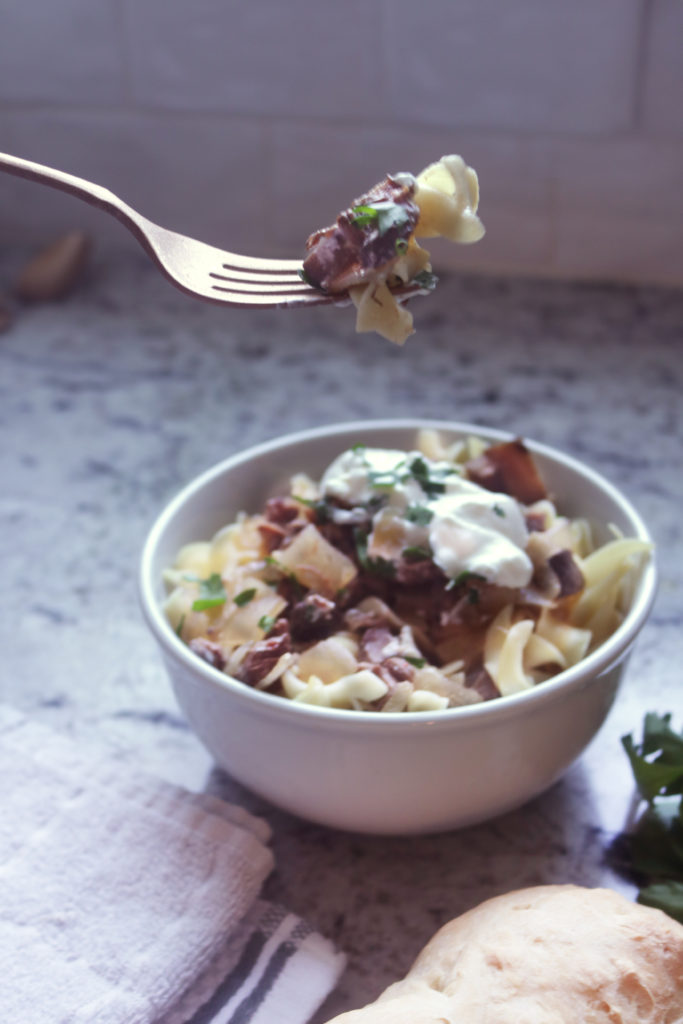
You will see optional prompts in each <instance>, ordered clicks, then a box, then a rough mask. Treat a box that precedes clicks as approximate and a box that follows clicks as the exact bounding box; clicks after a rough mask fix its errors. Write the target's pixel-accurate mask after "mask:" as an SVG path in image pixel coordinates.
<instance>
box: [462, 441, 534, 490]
mask: <svg viewBox="0 0 683 1024" xmlns="http://www.w3.org/2000/svg"><path fill="white" fill-rule="evenodd" d="M465 470H466V472H467V476H468V479H470V480H472V481H473V482H474V483H475V484H479V486H480V487H485V488H486V489H487V490H488V491H498V492H501V493H503V494H509V495H511V496H512V497H513V498H516V499H517V501H521V502H522V504H523V505H532V504H533V503H534V502H535V501H540V500H541V498H545V497H546V496H547V494H546V489H545V484H544V483H543V480H542V479H541V476H540V474H539V472H538V470H537V468H536V464H535V463H534V460H533V457H532V455H531V452H530V451H529V449H528V448H527V447H526V445H525V444H524V443H523V442H522V441H521V440H519V439H518V440H516V441H506V442H504V443H502V444H494V445H492V446H491V447H490V448H487V449H486V451H485V452H482V454H481V455H478V456H477V458H475V459H470V461H469V462H467V463H466V464H465Z"/></svg>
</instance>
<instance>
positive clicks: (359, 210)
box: [351, 206, 379, 228]
mask: <svg viewBox="0 0 683 1024" xmlns="http://www.w3.org/2000/svg"><path fill="white" fill-rule="evenodd" d="M378 215H379V211H378V210H377V208H376V207H374V206H352V207H351V222H352V223H353V224H355V225H356V227H357V228H364V227H367V225H368V224H372V223H374V221H376V220H377V217H378Z"/></svg>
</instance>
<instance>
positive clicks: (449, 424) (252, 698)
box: [138, 417, 657, 731]
mask: <svg viewBox="0 0 683 1024" xmlns="http://www.w3.org/2000/svg"><path fill="white" fill-rule="evenodd" d="M410 429H412V430H420V429H434V430H439V431H442V432H444V431H448V432H450V433H453V434H462V435H463V436H468V435H469V436H472V435H474V436H479V437H483V438H484V439H485V440H491V441H506V440H512V439H514V438H519V437H520V434H519V433H514V432H511V431H509V430H501V429H499V428H496V427H488V426H486V425H483V424H475V423H468V422H465V421H460V420H441V419H439V420H436V419H429V418H424V417H401V418H395V419H393V418H385V419H376V420H367V419H364V420H349V421H346V422H341V423H333V424H329V425H326V426H322V427H310V428H306V429H302V430H298V431H294V432H291V433H288V434H283V435H278V436H276V437H273V438H271V439H269V440H266V441H262V442H260V443H258V444H255V445H252V446H250V447H248V448H246V449H243V450H241V451H238V452H235V453H233V454H232V455H230V456H228V457H227V458H226V459H223V460H222V461H221V462H219V463H216V464H214V465H213V466H210V467H209V468H208V469H205V470H204V471H203V472H201V473H199V474H198V475H197V476H195V477H193V478H192V479H191V480H190V481H189V482H188V483H187V484H186V485H185V486H184V487H182V488H181V490H180V491H178V492H177V493H176V494H175V496H174V497H172V498H171V499H170V501H168V502H167V504H166V505H165V506H164V507H163V508H162V510H161V512H160V513H159V514H158V515H157V517H156V519H155V520H154V522H153V524H152V526H151V528H150V529H149V531H148V533H147V536H146V539H145V541H144V544H143V548H142V553H141V558H140V565H139V573H138V598H139V601H140V604H141V608H142V612H143V615H144V618H145V620H146V622H147V625H148V627H149V628H150V630H151V632H152V634H153V636H154V637H155V639H156V641H157V643H158V644H159V646H160V648H161V650H162V651H163V652H164V653H165V654H166V655H167V656H170V657H171V658H172V659H173V660H174V661H175V662H179V663H180V665H181V666H182V667H184V668H185V669H186V670H188V671H189V672H190V673H192V674H193V675H194V676H198V677H199V678H201V679H202V680H203V682H205V683H206V684H207V685H209V686H211V687H213V688H214V689H219V690H222V691H225V692H227V693H229V694H230V695H231V696H232V697H234V698H235V699H237V700H238V701H240V702H241V703H242V704H244V705H245V706H246V705H249V706H250V708H251V709H252V711H254V710H255V709H259V710H260V711H262V712H264V713H266V714H269V713H270V714H271V715H274V716H276V717H282V716H283V715H284V716H285V717H291V716H293V718H294V719H298V720H299V721H300V722H301V723H305V722H306V721H308V722H309V724H316V725H317V726H320V725H322V724H324V723H327V724H328V725H332V724H338V725H342V724H343V723H345V722H353V723H354V727H355V729H359V728H361V729H366V730H367V729H370V730H372V731H374V730H376V729H379V730H383V731H387V730H390V731H393V730H394V729H399V730H406V729H409V730H415V729H420V728H430V729H432V730H433V729H434V728H435V727H437V728H438V727H439V726H442V727H445V728H453V727H454V725H456V723H457V722H463V723H465V722H467V723H468V725H469V726H473V725H476V724H481V725H483V724H484V723H485V722H486V721H487V720H488V719H489V718H490V717H491V716H495V717H496V719H497V720H501V719H505V718H507V717H510V716H515V715H517V714H519V713H522V712H523V711H524V709H530V708H531V707H537V706H541V705H543V704H546V703H548V702H552V701H555V700H559V699H563V698H564V696H565V695H566V694H567V693H568V692H569V691H572V690H574V689H576V688H580V687H581V686H583V685H587V684H589V683H590V681H591V680H592V679H594V678H595V677H597V676H600V675H602V674H603V673H605V672H606V671H608V670H609V669H610V668H612V667H613V666H614V665H615V664H616V663H617V662H618V661H620V660H621V658H622V657H623V656H624V655H625V653H626V652H627V650H628V648H629V646H630V645H631V644H632V642H633V640H634V639H635V637H636V635H637V634H638V632H639V631H640V630H641V628H642V627H643V625H644V624H645V621H646V620H647V617H648V615H649V613H650V610H651V608H652V604H653V602H654V598H655V594H656V587H657V569H656V561H655V553H654V548H653V553H652V556H651V557H650V559H649V561H648V563H647V565H646V566H645V568H644V571H643V573H642V576H641V580H640V583H639V586H638V589H637V591H636V595H635V598H634V601H633V604H632V606H631V608H630V609H629V612H628V614H627V615H626V617H625V618H624V620H623V622H621V623H620V624H619V626H618V627H617V629H616V630H615V631H614V633H612V635H611V636H609V637H608V638H607V640H605V641H604V642H603V643H602V644H601V645H600V646H599V647H597V648H596V649H595V650H594V651H592V652H591V653H590V654H589V655H587V656H586V657H585V658H583V659H582V660H581V661H580V662H577V664H576V665H573V666H571V667H570V668H568V669H564V670H563V671H562V672H558V673H557V675H555V676H553V677H552V678H551V679H548V680H546V681H545V682H544V683H542V684H539V685H538V686H535V687H533V688H531V689H529V690H525V691H523V692H521V693H515V694H511V695H509V696H507V697H498V698H496V699H495V700H492V701H483V702H481V703H479V704H469V705H465V706H461V707H455V708H444V709H441V710H439V711H434V712H424V711H413V712H409V711H400V712H385V713H383V714H378V713H377V712H369V711H368V712H363V711H355V710H350V709H344V708H326V707H320V706H318V705H313V704H304V703H301V702H297V701H291V700H286V699H285V698H283V697H279V696H277V695H275V694H271V693H267V692H265V691H261V690H256V689H254V688H253V687H249V686H247V685H246V684H245V683H243V682H240V681H239V680H237V679H234V678H233V677H232V676H228V675H226V674H225V673H223V672H221V671H219V670H218V669H216V668H214V667H213V666H211V665H209V664H208V663H207V662H204V661H202V659H201V658H198V657H197V656H196V655H194V654H193V653H192V651H190V649H189V647H188V646H187V644H185V643H183V641H182V640H181V639H180V637H178V636H177V635H176V633H175V631H174V630H173V629H172V628H171V626H170V623H169V622H168V620H167V619H166V616H165V614H164V612H163V609H162V606H161V602H160V601H159V599H158V598H157V596H156V587H157V586H158V583H159V581H158V580H157V579H155V577H154V573H153V566H154V561H155V554H156V549H157V547H158V545H159V542H160V540H161V539H162V537H163V535H164V532H165V530H166V528H167V527H168V525H169V524H170V523H171V522H172V521H173V519H174V518H175V516H176V515H177V514H178V512H179V511H180V509H182V508H183V507H184V506H185V505H186V504H187V503H188V502H190V501H192V500H193V498H195V497H196V496H197V495H198V494H199V493H200V492H201V491H202V490H203V489H204V488H205V487H207V486H208V485H209V484H211V483H213V482H214V481H215V480H216V479H218V478H220V477H222V476H224V475H225V474H226V473H228V472H230V471H231V470H233V469H234V468H236V467H237V466H240V465H243V464H244V463H246V462H249V461H250V460H252V459H254V458H258V457H260V456H262V455H267V454H271V453H272V452H276V451H278V450H279V449H282V448H291V447H293V446H296V445H298V444H302V443H307V442H310V441H314V440H316V439H319V438H330V437H335V436H339V435H344V434H350V433H362V432H363V431H365V432H368V431H370V430H373V431H380V430H410ZM522 440H523V441H524V444H525V445H526V446H527V447H528V448H529V449H530V451H531V452H532V453H534V454H538V455H540V456H541V457H544V458H547V459H549V460H550V461H553V462H555V463H558V464H559V465H562V466H564V467H565V468H567V469H569V470H570V471H572V472H575V473H577V474H578V475H580V476H581V477H583V478H585V479H587V480H588V481H590V482H591V483H592V484H593V485H594V486H595V487H597V488H598V489H599V490H601V491H602V492H603V493H604V494H605V495H606V496H607V497H608V498H609V499H610V500H611V501H612V502H613V503H614V504H616V505H617V506H618V507H620V508H621V510H622V512H623V513H624V514H625V516H626V517H627V518H628V519H629V520H630V521H631V523H632V524H633V527H634V533H633V536H636V537H638V538H639V539H642V540H646V541H648V542H649V543H651V544H652V543H653V539H652V536H651V534H650V532H649V530H648V528H647V526H646V525H645V523H644V521H643V519H642V518H641V516H640V515H639V513H638V512H637V511H636V509H635V508H634V507H633V505H632V504H631V502H630V501H629V499H628V498H627V497H626V496H625V495H624V494H623V493H622V492H621V491H620V490H619V489H618V488H617V487H615V486H614V485H613V484H612V483H610V482H609V480H607V479H606V478H605V477H604V476H603V475H602V474H601V473H599V472H597V471H596V470H594V469H592V468H591V467H590V466H588V465H586V464H585V463H583V462H581V461H580V460H579V459H576V458H575V457H573V456H571V455H567V454H565V453H564V452H562V451H560V450H559V449H557V448H554V447H552V446H550V445H547V444H544V443H542V442H538V441H534V440H532V439H527V437H526V436H523V437H522Z"/></svg>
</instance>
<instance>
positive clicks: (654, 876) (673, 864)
mask: <svg viewBox="0 0 683 1024" xmlns="http://www.w3.org/2000/svg"><path fill="white" fill-rule="evenodd" d="M621 742H622V744H623V747H624V750H625V751H626V754H627V755H628V758H629V761H630V763H631V769H632V771H633V776H634V779H635V782H636V786H637V788H638V791H639V793H640V795H641V796H642V797H643V799H644V800H645V801H646V802H647V806H646V809H645V811H644V812H643V814H642V815H641V817H640V818H639V820H638V822H637V824H636V827H635V829H634V830H633V832H632V833H631V834H630V835H628V836H626V837H622V838H625V839H626V848H627V851H628V857H629V860H630V867H631V868H632V870H633V871H635V872H636V873H637V874H638V876H639V877H640V879H641V880H642V887H641V889H640V892H639V893H638V902H639V903H644V904H645V905H647V906H650V907H657V908H658V909H660V910H663V911H664V912H665V913H667V914H669V915H670V916H671V917H673V918H675V919H676V920H677V921H680V922H681V923H683V732H681V733H677V732H676V731H675V730H674V729H673V728H672V727H671V715H670V714H665V715H658V714H656V713H654V712H649V713H648V714H647V715H646V716H645V720H644V723H643V734H642V739H641V741H640V743H636V742H634V740H633V736H632V735H628V736H623V737H622V740H621Z"/></svg>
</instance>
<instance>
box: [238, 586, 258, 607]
mask: <svg viewBox="0 0 683 1024" xmlns="http://www.w3.org/2000/svg"><path fill="white" fill-rule="evenodd" d="M255 597H256V587H249V588H248V589H247V590H241V591H240V592H239V594H237V596H236V597H235V598H234V601H235V604H236V605H239V607H240V608H241V607H242V605H245V604H249V602H250V601H251V600H253V598H255Z"/></svg>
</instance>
